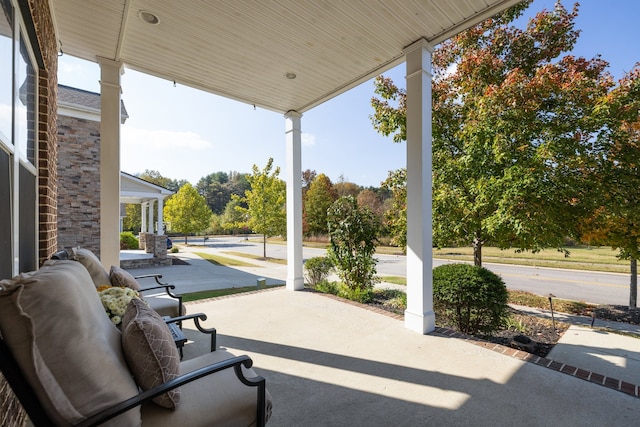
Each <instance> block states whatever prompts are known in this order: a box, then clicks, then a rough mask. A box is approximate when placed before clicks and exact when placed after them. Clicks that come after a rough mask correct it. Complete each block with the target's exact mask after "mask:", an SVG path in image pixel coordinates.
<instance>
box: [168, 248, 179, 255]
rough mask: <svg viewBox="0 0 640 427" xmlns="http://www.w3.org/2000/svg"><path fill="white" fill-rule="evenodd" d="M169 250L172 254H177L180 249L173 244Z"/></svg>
mask: <svg viewBox="0 0 640 427" xmlns="http://www.w3.org/2000/svg"><path fill="white" fill-rule="evenodd" d="M170 252H171V253H172V254H177V253H178V252H180V249H178V248H177V247H176V246H174V247H172V248H171V251H170Z"/></svg>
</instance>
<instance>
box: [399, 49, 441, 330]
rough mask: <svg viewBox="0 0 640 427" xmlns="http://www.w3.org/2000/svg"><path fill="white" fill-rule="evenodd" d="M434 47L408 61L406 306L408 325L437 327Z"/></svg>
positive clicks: (412, 54)
mask: <svg viewBox="0 0 640 427" xmlns="http://www.w3.org/2000/svg"><path fill="white" fill-rule="evenodd" d="M431 51H432V47H431V46H429V44H428V43H427V42H426V40H423V39H422V40H418V41H417V42H415V43H413V44H412V45H410V46H409V47H407V48H406V49H405V51H404V52H405V55H406V60H407V77H406V79H407V309H406V311H405V313H404V324H405V327H407V328H408V329H411V330H412V331H416V332H418V333H422V334H425V333H428V332H431V331H433V330H434V329H435V315H434V313H433V276H432V271H431V270H432V264H433V261H432V256H433V251H432V241H433V239H432V228H431V218H432V216H431Z"/></svg>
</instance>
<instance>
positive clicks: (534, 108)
mask: <svg viewBox="0 0 640 427" xmlns="http://www.w3.org/2000/svg"><path fill="white" fill-rule="evenodd" d="M529 3H530V2H524V3H520V4H518V5H515V6H513V7H512V8H510V9H508V10H506V11H505V12H503V13H501V14H500V15H497V16H495V17H493V18H490V19H487V20H486V21H484V22H483V23H481V24H479V25H477V26H475V27H473V28H471V29H469V30H467V31H464V32H463V33H460V34H459V35H457V36H455V37H453V38H452V39H450V40H448V41H446V42H444V43H442V44H441V45H440V46H439V47H438V48H437V49H436V50H435V51H434V53H433V65H434V80H433V83H432V94H433V233H434V244H436V245H438V246H444V245H463V244H472V245H473V247H474V262H475V264H476V265H478V266H480V265H481V264H482V247H483V245H485V244H492V245H495V246H497V247H500V248H502V249H507V248H514V249H516V250H517V251H523V250H532V251H534V252H535V251H539V250H541V249H543V248H545V247H557V248H560V247H561V246H562V244H563V242H564V239H565V237H567V236H571V235H575V234H576V229H575V224H576V223H577V219H578V218H580V217H581V216H583V215H584V214H585V212H587V206H588V203H587V200H588V197H589V195H588V185H586V183H585V180H584V176H583V172H582V171H583V169H584V165H585V162H587V159H588V158H589V156H590V155H591V154H592V152H591V149H592V142H593V139H594V137H595V135H597V132H598V130H599V129H600V127H601V126H602V123H601V122H599V121H598V117H597V115H594V109H595V106H596V105H597V102H598V101H599V100H600V99H601V98H602V95H603V94H605V93H606V92H607V90H608V88H609V87H610V86H611V79H610V77H609V76H608V74H606V73H605V68H606V66H607V64H606V62H605V61H602V60H601V59H599V58H595V59H592V60H586V59H584V58H575V57H573V56H571V55H565V56H563V57H560V56H561V55H562V54H563V53H565V52H569V51H571V49H572V48H573V46H574V43H575V41H576V39H577V37H578V32H577V31H576V30H574V28H573V25H574V24H573V21H574V19H575V17H576V15H577V5H576V7H575V8H574V10H573V11H572V12H568V11H567V10H566V9H565V8H563V7H562V5H561V4H559V3H558V4H556V7H555V9H554V10H553V11H543V12H540V13H538V14H537V15H536V16H535V17H534V18H532V19H531V20H530V21H529V23H528V24H527V26H526V28H525V29H524V30H521V29H518V28H516V27H514V26H512V25H510V22H512V21H513V20H514V19H515V18H517V17H519V16H521V15H522V13H523V11H524V9H525V8H526V7H527V6H528V5H529ZM376 94H378V95H379V96H380V97H381V99H374V100H373V101H372V105H373V107H374V111H375V113H374V115H373V116H372V122H373V125H374V127H375V128H376V130H378V131H379V132H380V133H382V134H383V135H387V136H388V135H391V134H394V133H395V134H394V141H396V142H398V141H402V140H405V139H406V129H405V126H406V94H405V91H404V90H403V89H400V88H398V87H396V86H395V85H394V84H393V82H392V81H391V80H390V79H386V78H383V77H380V78H378V79H376Z"/></svg>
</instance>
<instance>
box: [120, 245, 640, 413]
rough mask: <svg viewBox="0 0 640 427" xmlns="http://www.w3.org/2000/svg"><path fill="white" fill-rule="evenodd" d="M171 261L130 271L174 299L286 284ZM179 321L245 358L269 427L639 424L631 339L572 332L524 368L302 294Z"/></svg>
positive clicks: (513, 359)
mask: <svg viewBox="0 0 640 427" xmlns="http://www.w3.org/2000/svg"><path fill="white" fill-rule="evenodd" d="M195 250H198V248H195ZM178 255H179V256H180V258H183V259H185V260H187V261H188V262H189V263H190V265H177V266H171V267H159V268H155V269H137V270H132V271H131V272H132V273H133V274H135V275H138V274H145V273H149V272H159V273H161V274H163V275H164V279H165V280H166V281H167V282H169V283H172V284H175V285H176V286H177V289H176V291H177V292H180V293H187V292H194V291H197V290H204V289H216V288H218V289H219V288H227V287H231V286H255V284H256V282H257V279H259V278H266V279H267V282H268V283H269V284H272V283H284V278H285V277H286V266H284V265H278V264H273V263H267V262H262V261H253V260H247V259H246V258H244V260H245V261H247V262H250V263H252V264H254V266H252V267H237V268H229V267H221V266H215V265H213V264H211V263H209V262H207V261H204V260H202V259H200V258H199V257H198V256H197V255H194V254H193V253H191V252H189V251H185V252H181V253H180V254H178ZM225 256H229V255H226V254H225ZM187 310H188V312H190V313H194V312H204V313H206V314H207V315H208V316H209V319H208V320H207V321H206V322H205V323H206V325H208V326H213V327H216V328H217V330H218V333H219V339H218V343H219V345H220V346H222V347H225V348H229V349H230V350H231V351H232V352H234V353H236V354H249V355H250V356H251V357H252V358H253V359H254V362H255V366H256V369H257V370H258V372H259V373H260V374H262V375H264V376H265V377H266V378H267V381H268V384H269V386H268V387H269V390H270V391H271V393H272V394H273V396H274V415H273V418H272V420H271V422H270V425H275V426H300V425H329V426H341V425H350V426H360V425H367V426H370V425H373V426H377V425H380V426H387V425H394V426H400V425H467V424H470V423H473V424H474V425H492V426H493V425H519V426H520V425H524V426H537V425H549V424H561V425H568V426H571V425H576V426H585V425H622V424H623V423H629V422H631V423H632V424H634V423H636V422H637V420H638V417H639V416H640V399H639V398H637V397H632V395H636V396H637V395H638V393H640V390H638V388H637V387H636V386H635V385H636V384H640V378H638V373H640V357H639V355H640V348H639V347H638V346H639V345H640V340H639V339H635V338H628V337H624V336H622V335H617V334H612V333H609V332H603V331H595V330H591V329H587V330H581V329H577V328H578V326H576V327H572V328H570V329H569V330H568V331H567V332H566V333H565V335H564V336H563V337H562V338H561V340H560V342H559V343H558V344H557V345H556V347H555V348H554V350H553V351H552V352H551V353H550V355H549V356H548V358H547V359H540V358H535V359H539V360H532V359H531V358H530V359H529V360H530V362H533V363H530V362H526V361H524V360H523V359H527V356H528V354H523V353H522V352H516V351H514V350H511V349H508V348H506V347H501V346H496V345H493V344H490V345H487V343H484V342H478V340H469V339H465V338H464V337H463V338H452V337H451V336H454V337H455V336H457V335H456V334H448V333H447V331H446V330H445V331H439V332H440V333H433V334H430V335H426V336H424V335H420V334H416V333H413V332H411V331H409V330H407V329H406V328H404V325H403V322H402V321H401V320H399V318H398V316H396V317H393V316H389V315H387V314H383V313H376V312H374V311H371V310H369V309H366V308H363V307H360V306H358V305H354V304H350V303H345V302H342V301H338V300H335V299H333V298H330V297H327V296H323V295H320V294H315V293H311V292H290V291H287V290H285V289H282V288H280V289H277V290H268V291H260V292H256V293H253V294H249V295H247V294H242V295H240V296H233V297H225V298H220V299H212V300H206V301H199V302H193V303H188V304H187ZM541 314H542V315H544V313H541ZM556 318H557V317H556ZM563 320H566V319H563ZM590 320H591V319H589V322H590ZM191 328H192V326H191V325H185V330H186V331H187V334H188V336H189V337H190V339H191V340H192V341H191V342H190V343H188V344H187V346H186V347H185V357H187V358H189V357H194V356H197V355H198V354H202V353H203V352H205V351H207V348H206V346H207V345H208V341H207V339H206V338H203V337H202V336H201V335H199V334H198V333H197V332H196V331H192V330H191ZM514 353H519V354H514ZM559 371H561V372H559ZM614 380H615V381H617V382H616V383H615V384H614V382H615V381H614ZM598 382H599V383H600V384H603V385H598V384H597V383H598ZM630 387H633V388H632V389H631V388H630ZM613 389H615V390H618V391H615V390H613ZM620 390H621V391H622V392H621V391H620Z"/></svg>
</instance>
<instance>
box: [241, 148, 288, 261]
mask: <svg viewBox="0 0 640 427" xmlns="http://www.w3.org/2000/svg"><path fill="white" fill-rule="evenodd" d="M272 168H273V159H272V158H270V159H269V161H268V162H267V165H266V166H265V167H264V169H262V171H260V170H259V169H258V166H256V165H253V175H249V176H248V177H247V180H248V181H249V184H251V189H250V190H247V191H245V192H244V197H240V196H238V195H235V194H234V195H233V196H232V199H233V200H237V201H238V202H241V203H246V206H247V207H244V206H242V205H238V206H236V207H235V209H236V210H237V211H238V212H240V213H241V214H242V216H243V217H244V218H245V220H244V221H242V222H241V223H239V224H238V226H240V227H243V226H246V227H249V228H251V230H253V231H254V232H256V233H260V234H262V239H263V240H262V246H263V256H264V258H266V257H267V237H270V236H278V235H285V234H286V227H287V212H286V189H285V183H284V181H282V180H281V179H280V178H278V176H279V175H280V167H276V168H275V169H273V171H272Z"/></svg>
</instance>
